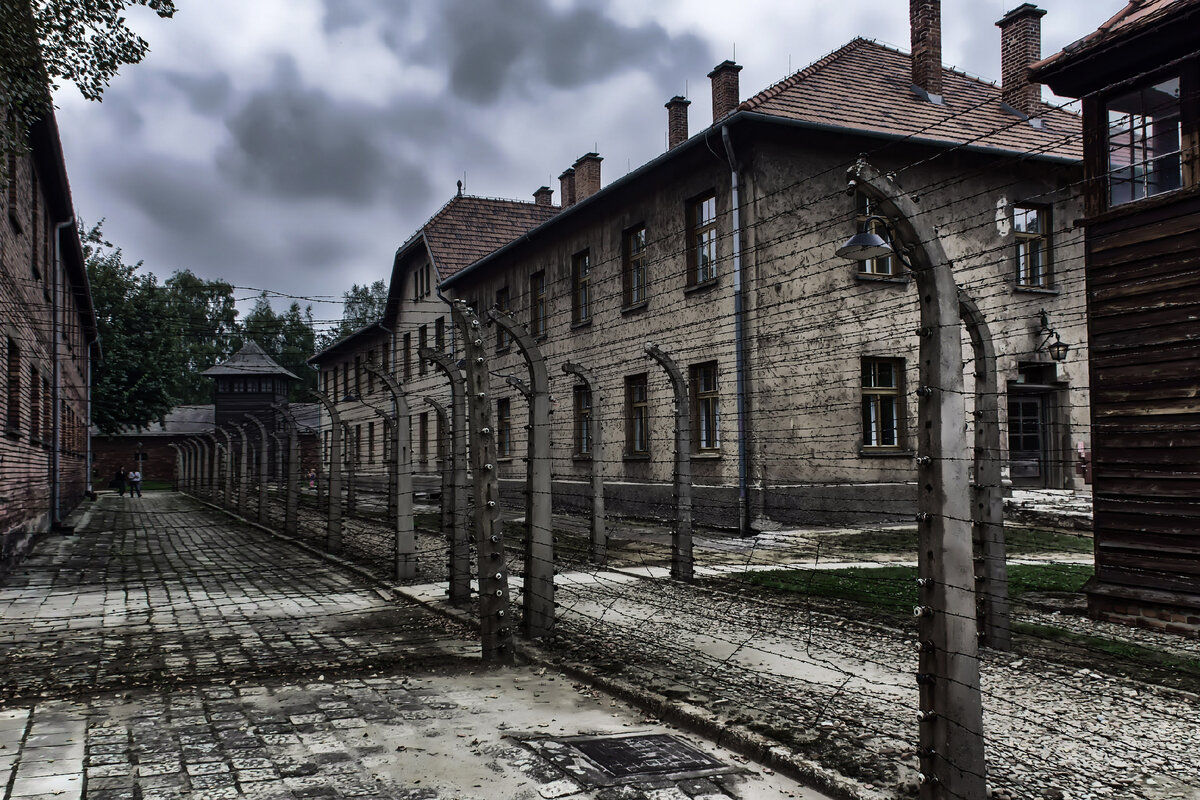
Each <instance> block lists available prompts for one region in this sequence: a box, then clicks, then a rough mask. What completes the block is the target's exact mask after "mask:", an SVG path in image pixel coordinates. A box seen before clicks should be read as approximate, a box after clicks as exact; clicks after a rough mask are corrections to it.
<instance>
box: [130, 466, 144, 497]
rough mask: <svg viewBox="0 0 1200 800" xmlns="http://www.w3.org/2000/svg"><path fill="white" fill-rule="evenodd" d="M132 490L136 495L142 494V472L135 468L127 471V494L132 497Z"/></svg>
mask: <svg viewBox="0 0 1200 800" xmlns="http://www.w3.org/2000/svg"><path fill="white" fill-rule="evenodd" d="M134 492H137V496H138V497H141V496H142V473H141V472H140V471H139V470H136V469H135V470H132V471H131V472H130V473H129V496H130V497H133V493H134Z"/></svg>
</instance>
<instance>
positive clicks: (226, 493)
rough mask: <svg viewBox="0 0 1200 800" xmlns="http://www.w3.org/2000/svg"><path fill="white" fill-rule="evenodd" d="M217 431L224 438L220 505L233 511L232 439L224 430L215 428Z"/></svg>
mask: <svg viewBox="0 0 1200 800" xmlns="http://www.w3.org/2000/svg"><path fill="white" fill-rule="evenodd" d="M217 431H218V432H220V434H221V435H222V436H224V437H225V474H224V476H223V477H224V481H225V482H224V488H223V490H222V492H221V503H222V505H224V506H225V508H227V509H229V510H233V437H232V436H230V435H229V431H227V430H225V429H224V428H217Z"/></svg>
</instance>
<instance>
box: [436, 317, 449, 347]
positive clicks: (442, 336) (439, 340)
mask: <svg viewBox="0 0 1200 800" xmlns="http://www.w3.org/2000/svg"><path fill="white" fill-rule="evenodd" d="M433 346H434V349H436V350H437V351H438V352H439V353H444V352H446V318H445V317H438V318H437V319H435V320H434V321H433Z"/></svg>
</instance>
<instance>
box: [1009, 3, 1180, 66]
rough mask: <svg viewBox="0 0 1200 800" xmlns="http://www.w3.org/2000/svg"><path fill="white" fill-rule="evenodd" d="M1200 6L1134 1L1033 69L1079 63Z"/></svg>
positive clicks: (1036, 64) (1039, 62)
mask: <svg viewBox="0 0 1200 800" xmlns="http://www.w3.org/2000/svg"><path fill="white" fill-rule="evenodd" d="M1198 5H1200V0H1131V2H1130V3H1129V4H1128V5H1126V6H1125V7H1124V8H1122V9H1121V10H1120V11H1118V12H1117V13H1116V14H1114V15H1113V16H1112V17H1111V18H1110V19H1109V20H1108V21H1107V22H1105V23H1104V24H1103V25H1101V26H1100V27H1099V28H1097V29H1096V30H1095V31H1093V32H1092V33H1089V34H1088V35H1087V36H1084V37H1083V38H1082V39H1079V40H1078V41H1075V42H1072V43H1071V44H1069V45H1067V46H1066V47H1064V48H1063V49H1062V50H1060V51H1059V52H1057V53H1055V54H1054V55H1052V56H1047V57H1046V58H1043V59H1042V60H1041V61H1038V62H1036V63H1034V64H1032V65H1031V68H1032V69H1035V70H1037V69H1041V68H1042V67H1048V66H1050V65H1052V64H1056V63H1058V62H1060V61H1063V60H1065V59H1067V58H1070V59H1072V60H1073V59H1075V58H1077V57H1079V56H1080V55H1082V54H1084V53H1086V52H1088V51H1090V50H1093V49H1095V48H1097V47H1100V46H1102V45H1104V44H1106V43H1107V42H1108V41H1109V40H1111V39H1115V38H1117V37H1118V36H1125V35H1126V34H1130V33H1132V32H1135V31H1137V30H1138V29H1139V28H1142V27H1146V26H1149V25H1153V24H1154V23H1155V22H1157V21H1159V20H1160V19H1162V18H1163V17H1165V16H1167V15H1168V14H1174V13H1176V12H1178V11H1181V10H1183V9H1186V8H1190V7H1193V6H1198Z"/></svg>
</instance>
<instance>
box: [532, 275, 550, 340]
mask: <svg viewBox="0 0 1200 800" xmlns="http://www.w3.org/2000/svg"><path fill="white" fill-rule="evenodd" d="M548 311H549V309H548V308H547V303H546V270H544V269H543V270H538V271H537V272H534V273H532V274H531V275H530V276H529V335H530V336H532V337H533V338H534V339H545V338H546V336H547V330H546V329H547V327H548V324H549V313H548Z"/></svg>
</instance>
